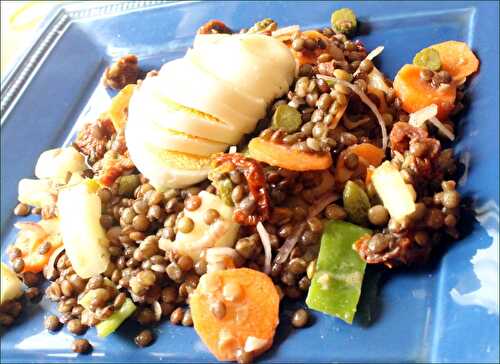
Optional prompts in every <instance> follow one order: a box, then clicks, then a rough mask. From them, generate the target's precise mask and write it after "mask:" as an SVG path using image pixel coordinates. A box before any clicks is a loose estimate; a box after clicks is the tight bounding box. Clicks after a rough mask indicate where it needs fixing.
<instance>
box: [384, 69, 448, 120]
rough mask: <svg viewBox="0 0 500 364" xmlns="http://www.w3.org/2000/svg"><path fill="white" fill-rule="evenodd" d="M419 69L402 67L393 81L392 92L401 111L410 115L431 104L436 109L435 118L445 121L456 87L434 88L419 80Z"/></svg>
mask: <svg viewBox="0 0 500 364" xmlns="http://www.w3.org/2000/svg"><path fill="white" fill-rule="evenodd" d="M420 70H421V68H420V67H418V66H415V65H411V64H406V65H404V66H403V67H402V68H401V69H400V70H399V72H398V74H397V75H396V78H395V79H394V84H393V85H394V90H396V94H397V95H398V97H399V98H400V99H401V102H402V107H403V109H404V110H405V111H406V112H408V113H412V112H415V111H418V110H420V109H422V108H424V107H426V106H429V105H431V104H436V105H437V107H438V114H437V117H438V119H440V120H444V119H446V117H447V116H448V114H449V113H450V111H451V110H453V108H454V102H455V97H456V91H457V90H456V87H455V86H454V85H450V86H448V87H445V88H441V87H439V88H434V87H432V86H431V85H430V83H428V82H426V81H424V80H422V79H421V78H420Z"/></svg>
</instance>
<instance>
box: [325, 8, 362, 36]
mask: <svg viewBox="0 0 500 364" xmlns="http://www.w3.org/2000/svg"><path fill="white" fill-rule="evenodd" d="M331 23H332V29H333V30H335V31H336V32H338V33H344V34H351V33H353V32H354V31H355V30H356V27H357V26H358V21H357V19H356V14H354V11H352V10H351V9H349V8H342V9H339V10H336V11H334V12H333V13H332V17H331Z"/></svg>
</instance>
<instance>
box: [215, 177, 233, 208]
mask: <svg viewBox="0 0 500 364" xmlns="http://www.w3.org/2000/svg"><path fill="white" fill-rule="evenodd" d="M214 185H215V188H216V189H217V195H218V196H219V197H220V199H221V200H222V201H223V202H224V203H225V204H226V205H228V206H233V199H232V198H231V193H232V192H233V183H232V182H231V180H230V179H229V178H224V179H221V180H219V181H216V182H214Z"/></svg>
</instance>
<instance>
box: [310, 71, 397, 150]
mask: <svg viewBox="0 0 500 364" xmlns="http://www.w3.org/2000/svg"><path fill="white" fill-rule="evenodd" d="M317 77H318V78H322V79H324V80H326V81H335V82H337V83H339V84H341V85H344V86H346V87H349V88H350V89H351V90H352V91H353V92H354V93H355V94H357V95H358V96H359V98H360V99H361V101H362V102H364V103H365V104H366V105H367V106H368V107H369V108H370V110H371V111H372V112H373V114H374V115H375V117H376V118H377V121H378V123H379V125H380V130H381V132H382V149H383V150H385V149H386V148H387V142H388V140H387V128H386V127H385V122H384V119H383V118H382V115H380V112H379V111H378V109H377V106H375V104H374V103H373V102H372V100H370V98H369V97H368V96H366V94H365V93H364V92H363V90H361V89H360V88H359V87H358V86H356V85H353V84H352V83H350V82H347V81H344V80H341V79H339V78H336V77H330V76H325V75H317Z"/></svg>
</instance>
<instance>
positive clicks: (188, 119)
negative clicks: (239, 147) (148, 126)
mask: <svg viewBox="0 0 500 364" xmlns="http://www.w3.org/2000/svg"><path fill="white" fill-rule="evenodd" d="M161 87H162V84H161V83H159V82H156V80H155V78H148V79H146V80H144V81H143V83H142V84H141V87H140V88H139V90H137V91H136V92H135V93H134V96H133V97H132V99H131V100H130V104H129V119H130V118H133V117H136V116H139V117H140V119H141V120H143V121H144V122H146V119H149V120H148V121H152V122H154V123H155V124H157V125H158V126H159V127H161V128H165V129H171V130H175V131H178V132H182V133H186V134H189V135H193V136H198V137H202V138H205V139H209V140H213V141H216V142H222V143H225V144H237V143H238V141H239V140H240V139H241V137H242V136H243V133H242V132H241V131H240V130H237V129H235V128H234V127H233V126H231V125H228V124H225V123H223V122H222V121H220V120H218V119H217V118H215V117H213V116H211V115H208V114H205V113H203V112H201V111H197V110H194V109H190V108H187V107H185V106H182V105H179V104H177V103H175V102H174V101H172V100H170V99H168V98H166V97H162V96H161V95H160V94H159V92H158V91H157V88H161Z"/></svg>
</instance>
